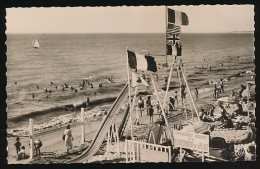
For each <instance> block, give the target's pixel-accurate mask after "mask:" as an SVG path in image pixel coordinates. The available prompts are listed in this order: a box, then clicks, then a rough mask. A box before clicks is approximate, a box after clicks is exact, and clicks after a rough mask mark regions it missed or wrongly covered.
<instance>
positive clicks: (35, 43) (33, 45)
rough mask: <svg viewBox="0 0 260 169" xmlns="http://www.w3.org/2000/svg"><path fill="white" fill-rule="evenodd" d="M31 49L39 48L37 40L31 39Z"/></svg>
mask: <svg viewBox="0 0 260 169" xmlns="http://www.w3.org/2000/svg"><path fill="white" fill-rule="evenodd" d="M32 47H33V48H39V47H40V44H39V42H38V41H37V39H35V38H34V39H33V42H32Z"/></svg>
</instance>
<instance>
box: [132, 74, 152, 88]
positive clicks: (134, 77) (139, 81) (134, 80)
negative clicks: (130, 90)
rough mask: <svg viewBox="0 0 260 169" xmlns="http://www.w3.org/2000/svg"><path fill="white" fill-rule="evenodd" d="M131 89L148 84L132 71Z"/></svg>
mask: <svg viewBox="0 0 260 169" xmlns="http://www.w3.org/2000/svg"><path fill="white" fill-rule="evenodd" d="M131 85H132V87H136V86H149V85H148V83H147V82H146V81H145V80H144V79H143V78H142V77H140V75H139V74H138V73H135V72H133V71H132V81H131Z"/></svg>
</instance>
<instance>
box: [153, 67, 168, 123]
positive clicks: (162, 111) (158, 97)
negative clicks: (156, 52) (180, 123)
mask: <svg viewBox="0 0 260 169" xmlns="http://www.w3.org/2000/svg"><path fill="white" fill-rule="evenodd" d="M150 76H151V79H152V83H153V87H154V90H155V93H156V95H157V99H158V101H159V104H160V107H161V110H162V113H163V117H164V120H165V123H166V125H167V126H168V121H167V119H166V115H165V112H164V109H163V107H162V103H161V99H160V97H159V94H158V91H157V88H156V86H155V83H154V80H153V75H152V73H151V72H150Z"/></svg>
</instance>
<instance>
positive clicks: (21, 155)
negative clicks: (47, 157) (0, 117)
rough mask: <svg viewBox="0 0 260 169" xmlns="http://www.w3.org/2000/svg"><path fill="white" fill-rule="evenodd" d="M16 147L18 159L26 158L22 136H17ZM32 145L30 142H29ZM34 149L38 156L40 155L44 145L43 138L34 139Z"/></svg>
mask: <svg viewBox="0 0 260 169" xmlns="http://www.w3.org/2000/svg"><path fill="white" fill-rule="evenodd" d="M14 146H15V148H16V160H22V159H25V146H22V144H21V142H20V138H19V137H16V142H15V144H14ZM29 146H30V143H29ZM33 146H34V151H35V152H36V156H37V155H40V153H41V152H40V148H41V147H42V141H41V140H34V142H33Z"/></svg>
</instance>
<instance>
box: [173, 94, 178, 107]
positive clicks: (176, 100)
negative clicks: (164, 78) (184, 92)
mask: <svg viewBox="0 0 260 169" xmlns="http://www.w3.org/2000/svg"><path fill="white" fill-rule="evenodd" d="M174 99H175V104H176V105H175V107H176V108H177V107H178V94H177V91H175V95H174Z"/></svg>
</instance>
